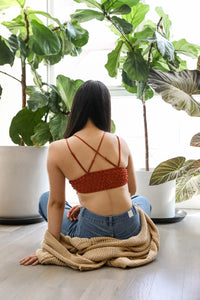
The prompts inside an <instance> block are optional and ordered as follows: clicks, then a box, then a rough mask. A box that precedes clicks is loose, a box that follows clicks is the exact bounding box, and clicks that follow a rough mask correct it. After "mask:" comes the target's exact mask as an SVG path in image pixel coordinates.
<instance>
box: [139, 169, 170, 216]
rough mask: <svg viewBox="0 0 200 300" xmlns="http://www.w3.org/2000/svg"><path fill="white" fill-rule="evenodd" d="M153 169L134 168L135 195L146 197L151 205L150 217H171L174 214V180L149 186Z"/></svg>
mask: <svg viewBox="0 0 200 300" xmlns="http://www.w3.org/2000/svg"><path fill="white" fill-rule="evenodd" d="M152 172H153V169H151V170H150V171H146V170H144V169H140V170H136V182H137V192H136V194H137V195H142V196H144V197H146V198H147V199H148V200H149V201H150V203H151V206H152V211H151V217H152V218H173V217H174V216H175V195H176V181H175V180H172V181H168V182H165V183H162V184H159V185H154V186H150V185H149V181H150V178H151V175H152Z"/></svg>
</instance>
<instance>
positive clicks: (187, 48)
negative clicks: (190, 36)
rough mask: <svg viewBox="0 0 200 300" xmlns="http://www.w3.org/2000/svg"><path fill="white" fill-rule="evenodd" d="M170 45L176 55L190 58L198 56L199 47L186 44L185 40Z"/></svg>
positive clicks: (199, 52)
mask: <svg viewBox="0 0 200 300" xmlns="http://www.w3.org/2000/svg"><path fill="white" fill-rule="evenodd" d="M172 44H173V46H174V48H175V50H176V52H178V53H181V54H184V55H187V56H190V57H192V58H197V57H198V55H199V54H200V46H198V45H196V44H191V43H188V42H187V41H186V39H181V40H179V41H174V42H172Z"/></svg>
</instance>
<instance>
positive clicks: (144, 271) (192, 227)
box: [0, 210, 200, 300]
mask: <svg viewBox="0 0 200 300" xmlns="http://www.w3.org/2000/svg"><path fill="white" fill-rule="evenodd" d="M46 228H47V225H46V223H45V222H42V223H38V224H31V225H25V226H5V225H0V263H1V268H0V299H1V300H14V299H16V300H18V299H20V300H26V299H30V300H47V299H48V300H51V299H52V300H55V299H58V300H66V299H67V300H68V299H70V300H79V299H80V300H90V299H91V300H93V299H95V300H102V299H106V300H122V299H123V300H126V299H133V300H170V299H172V300H200V255H199V249H200V210H188V211H187V216H186V217H185V219H184V220H183V221H181V222H179V223H174V224H167V225H166V224H165V225H158V228H159V232H160V237H161V248H160V252H159V254H158V257H157V259H156V260H155V261H154V262H152V263H150V264H148V265H145V266H142V267H138V268H133V269H126V270H123V269H117V268H112V267H103V268H101V269H99V270H94V271H88V272H80V271H75V270H72V269H70V268H66V267H58V266H42V265H38V266H35V267H32V266H28V267H24V266H21V265H19V260H20V259H21V258H22V257H24V256H26V255H28V254H31V253H33V252H34V251H35V250H36V249H38V248H40V245H41V241H42V238H43V235H44V232H45V230H46Z"/></svg>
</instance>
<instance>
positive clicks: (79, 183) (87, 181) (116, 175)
mask: <svg viewBox="0 0 200 300" xmlns="http://www.w3.org/2000/svg"><path fill="white" fill-rule="evenodd" d="M73 136H75V137H77V138H78V139H79V140H81V141H82V142H83V143H85V144H86V145H87V146H88V147H89V148H91V149H92V150H93V151H94V152H95V155H94V157H93V159H92V162H91V164H90V166H89V169H88V170H86V169H85V168H84V167H83V165H82V164H81V163H80V161H79V160H78V158H77V157H76V156H75V154H74V153H73V152H72V150H71V148H70V146H69V142H68V140H67V139H66V143H67V146H68V148H69V150H70V152H71V154H72V156H73V157H74V159H75V160H76V161H77V163H78V164H79V166H80V167H81V168H82V169H83V171H84V172H85V174H84V175H83V176H81V177H79V178H77V179H74V180H70V181H69V182H70V184H71V185H72V187H73V188H74V189H75V190H76V191H77V193H94V192H99V191H104V190H108V189H113V188H117V187H120V186H123V185H125V184H126V183H127V182H128V172H127V169H126V168H122V167H120V166H119V165H120V162H121V146H120V140H119V137H118V136H117V139H118V146H119V160H118V164H117V165H116V164H114V163H113V162H111V161H110V160H109V159H108V158H107V157H105V156H104V155H102V154H101V153H100V152H99V149H100V147H101V144H102V141H103V138H104V136H105V132H104V133H103V135H102V138H101V140H100V143H99V146H98V148H97V149H95V148H93V147H92V146H91V145H89V144H88V143H87V142H86V141H84V140H83V139H82V138H80V137H79V136H78V135H76V134H74V135H73ZM97 154H98V155H100V156H101V157H103V158H104V159H105V160H106V161H107V162H109V163H110V164H111V165H112V166H113V167H112V168H109V169H105V170H100V171H94V172H90V170H91V168H92V166H93V164H94V161H95V158H96V156H97Z"/></svg>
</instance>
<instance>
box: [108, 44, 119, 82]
mask: <svg viewBox="0 0 200 300" xmlns="http://www.w3.org/2000/svg"><path fill="white" fill-rule="evenodd" d="M122 46H123V41H121V40H119V41H118V43H117V46H116V48H115V49H114V50H113V51H112V52H110V53H109V54H108V62H107V64H106V65H105V67H106V69H107V70H108V73H109V75H110V76H111V77H115V76H117V70H118V68H119V59H120V53H121V49H122Z"/></svg>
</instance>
